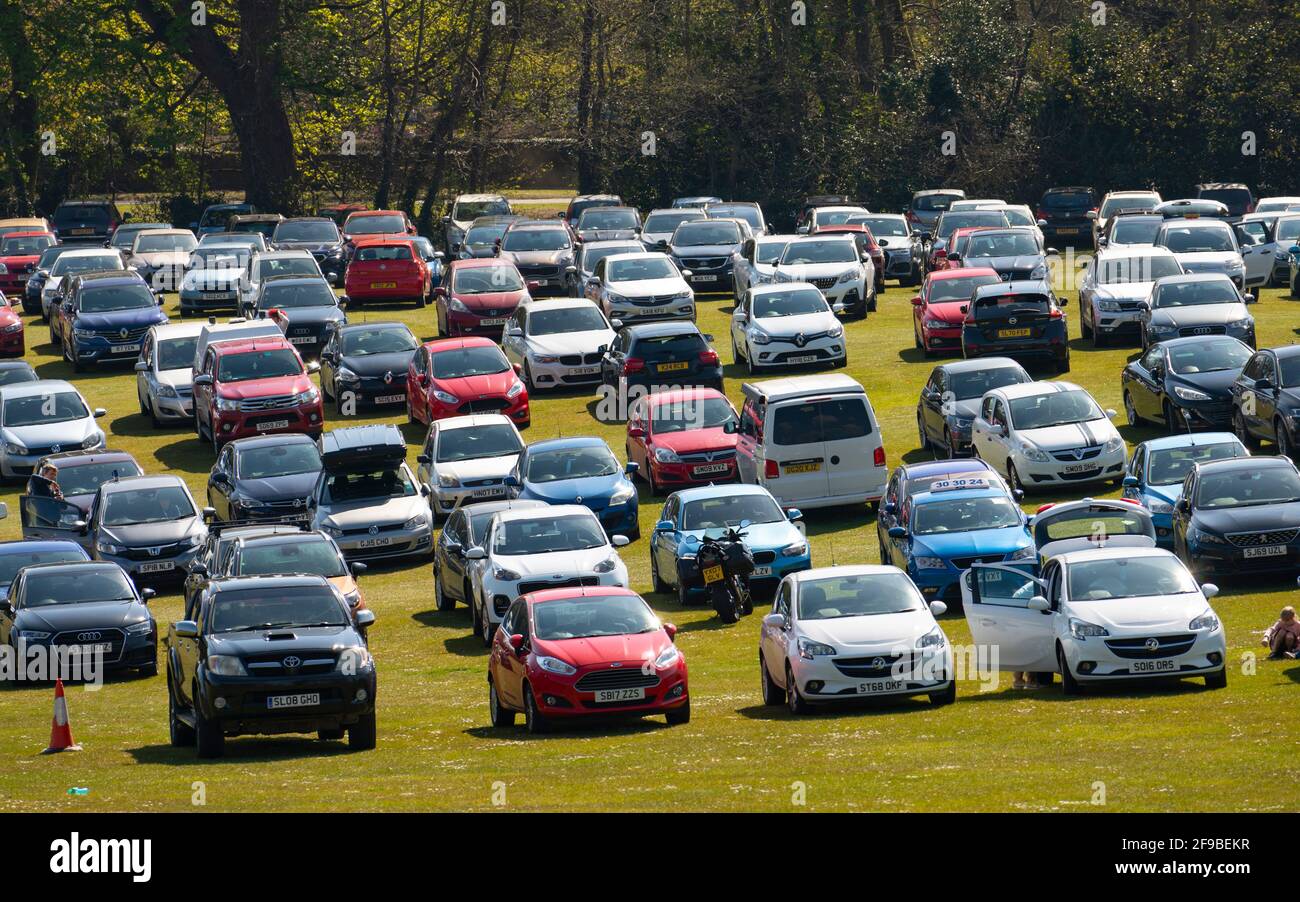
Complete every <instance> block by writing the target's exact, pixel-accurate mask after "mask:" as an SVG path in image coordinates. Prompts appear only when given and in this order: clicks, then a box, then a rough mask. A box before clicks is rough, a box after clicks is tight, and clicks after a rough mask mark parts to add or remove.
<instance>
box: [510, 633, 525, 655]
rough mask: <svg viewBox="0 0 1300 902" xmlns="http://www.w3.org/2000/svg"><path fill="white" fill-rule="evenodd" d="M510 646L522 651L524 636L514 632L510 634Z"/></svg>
mask: <svg viewBox="0 0 1300 902" xmlns="http://www.w3.org/2000/svg"><path fill="white" fill-rule="evenodd" d="M510 647H511V648H513V649H514V650H515V651H516V652H521V651H523V650H524V637H523V636H521V635H519V634H518V633H515V634H514V635H512V636H511V637H510Z"/></svg>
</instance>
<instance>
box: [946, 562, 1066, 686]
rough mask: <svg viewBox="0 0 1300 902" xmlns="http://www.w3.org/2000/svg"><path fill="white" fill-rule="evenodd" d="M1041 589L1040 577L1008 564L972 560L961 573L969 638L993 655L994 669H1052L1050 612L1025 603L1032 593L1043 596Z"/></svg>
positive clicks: (1027, 602) (1054, 667)
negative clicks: (994, 660) (965, 570)
mask: <svg viewBox="0 0 1300 902" xmlns="http://www.w3.org/2000/svg"><path fill="white" fill-rule="evenodd" d="M1047 592H1048V589H1047V583H1046V582H1045V581H1044V580H1041V579H1038V578H1036V577H1034V576H1031V575H1030V574H1028V573H1026V572H1025V571H1024V570H1020V569H1018V568H1016V567H1014V566H1011V565H1009V564H975V565H974V566H973V567H971V569H970V570H968V571H967V572H966V573H964V574H963V575H962V607H963V610H964V612H965V617H966V623H967V625H968V626H969V627H970V633H971V638H972V639H973V640H974V641H975V644H976V646H978V647H981V648H987V649H989V652H990V655H996V669H998V670H1028V671H1054V670H1055V669H1056V655H1055V650H1054V646H1053V637H1054V623H1053V619H1052V615H1051V611H1050V610H1048V611H1041V610H1034V609H1032V608H1031V607H1030V601H1031V600H1032V599H1033V598H1034V597H1035V596H1042V597H1044V598H1045V597H1047ZM992 661H993V659H992V658H990V663H992Z"/></svg>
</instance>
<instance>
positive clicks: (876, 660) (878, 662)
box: [871, 658, 885, 670]
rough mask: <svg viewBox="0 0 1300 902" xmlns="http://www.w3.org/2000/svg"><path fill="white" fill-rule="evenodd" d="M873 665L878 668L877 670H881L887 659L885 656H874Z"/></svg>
mask: <svg viewBox="0 0 1300 902" xmlns="http://www.w3.org/2000/svg"><path fill="white" fill-rule="evenodd" d="M871 666H872V667H873V668H874V669H876V670H880V669H881V668H882V667H884V666H885V659H884V658H872V659H871Z"/></svg>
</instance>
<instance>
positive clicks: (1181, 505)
mask: <svg viewBox="0 0 1300 902" xmlns="http://www.w3.org/2000/svg"><path fill="white" fill-rule="evenodd" d="M1191 509H1192V504H1191V502H1190V501H1188V500H1187V499H1186V498H1179V499H1178V503H1177V504H1175V505H1174V510H1176V511H1178V513H1180V514H1184V515H1185V514H1186V513H1187V512H1188V511H1190V510H1191Z"/></svg>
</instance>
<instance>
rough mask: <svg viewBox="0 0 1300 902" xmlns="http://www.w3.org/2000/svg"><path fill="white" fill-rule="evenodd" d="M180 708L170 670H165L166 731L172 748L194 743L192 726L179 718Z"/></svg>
mask: <svg viewBox="0 0 1300 902" xmlns="http://www.w3.org/2000/svg"><path fill="white" fill-rule="evenodd" d="M179 713H180V709H179V708H178V707H177V706H176V691H175V689H174V688H173V687H172V674H171V670H170V669H169V670H168V671H167V722H168V729H167V733H168V736H169V738H170V739H171V744H172V746H173V747H174V748H185V747H186V746H190V745H194V728H193V727H191V726H190V725H189V724H187V723H186V722H185V721H183V720H181V719H180V717H179Z"/></svg>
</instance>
